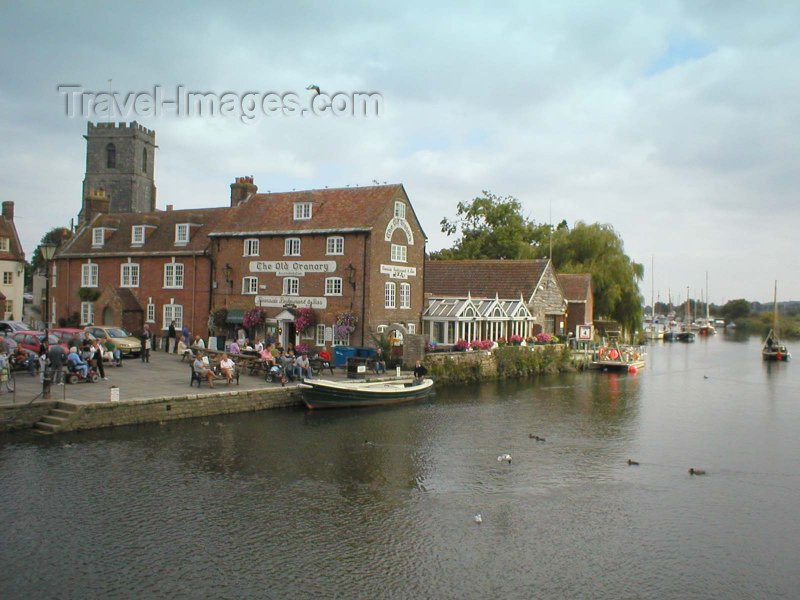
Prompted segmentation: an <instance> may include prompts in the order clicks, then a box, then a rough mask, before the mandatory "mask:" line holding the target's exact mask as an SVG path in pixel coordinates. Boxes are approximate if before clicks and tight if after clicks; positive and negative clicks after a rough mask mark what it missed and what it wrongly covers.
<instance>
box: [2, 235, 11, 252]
mask: <svg viewBox="0 0 800 600" xmlns="http://www.w3.org/2000/svg"><path fill="white" fill-rule="evenodd" d="M10 247H11V245H10V243H9V241H8V238H7V237H0V252H8V250H9V248H10Z"/></svg>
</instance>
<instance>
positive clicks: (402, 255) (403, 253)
mask: <svg viewBox="0 0 800 600" xmlns="http://www.w3.org/2000/svg"><path fill="white" fill-rule="evenodd" d="M391 260H392V262H402V263H404V262H408V246H403V245H402V244H392V254H391Z"/></svg>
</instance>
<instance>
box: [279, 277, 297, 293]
mask: <svg viewBox="0 0 800 600" xmlns="http://www.w3.org/2000/svg"><path fill="white" fill-rule="evenodd" d="M298 294H300V280H299V279H298V278H297V277H284V278H283V295H284V296H297V295H298Z"/></svg>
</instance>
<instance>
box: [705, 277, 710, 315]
mask: <svg viewBox="0 0 800 600" xmlns="http://www.w3.org/2000/svg"><path fill="white" fill-rule="evenodd" d="M710 303H711V302H710V300H709V296H708V271H706V323H708V305H709V304H710Z"/></svg>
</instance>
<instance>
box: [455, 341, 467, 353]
mask: <svg viewBox="0 0 800 600" xmlns="http://www.w3.org/2000/svg"><path fill="white" fill-rule="evenodd" d="M468 348H469V342H468V341H467V340H458V341H457V342H456V350H461V351H464V350H466V349H468Z"/></svg>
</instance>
